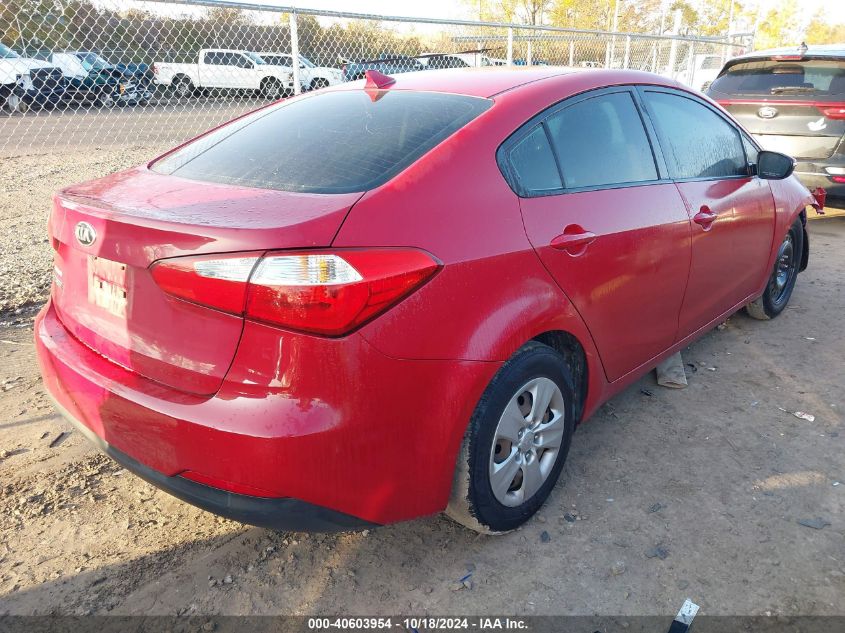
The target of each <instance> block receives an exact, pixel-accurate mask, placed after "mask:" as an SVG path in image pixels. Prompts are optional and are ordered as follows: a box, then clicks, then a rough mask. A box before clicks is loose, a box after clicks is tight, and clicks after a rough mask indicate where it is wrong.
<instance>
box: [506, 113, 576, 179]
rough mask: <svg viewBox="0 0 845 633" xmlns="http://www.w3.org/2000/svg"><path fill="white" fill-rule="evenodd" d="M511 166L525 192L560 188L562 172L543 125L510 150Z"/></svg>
mask: <svg viewBox="0 0 845 633" xmlns="http://www.w3.org/2000/svg"><path fill="white" fill-rule="evenodd" d="M509 158H510V166H511V169H512V170H513V172H514V174H513V175H514V177H515V179H516V181H517V182H518V183H519V186H520V188H521V189H522V190H523V191H524V192H525V193H537V192H543V191H552V190H555V189H560V188H561V187H562V186H563V184H562V183H561V181H560V172H559V171H558V169H557V164H556V163H555V157H554V154H553V153H552V148H551V145H549V138H548V136H546V131H545V130H544V129H543V126H542V125H538V126H537V127H535V128H534V130H533V131H532V132H531V133H530V134H529V135H528V136H526V137H525V138H524V139H522V140H521V141H520V142H519V143H517V144H516V145H515V146H514V147H513V149H511V151H510V157H509Z"/></svg>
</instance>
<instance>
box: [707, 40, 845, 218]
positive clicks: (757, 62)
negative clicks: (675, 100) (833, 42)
mask: <svg viewBox="0 0 845 633" xmlns="http://www.w3.org/2000/svg"><path fill="white" fill-rule="evenodd" d="M707 94H708V96H710V97H711V98H712V99H714V100H715V101H717V102H718V103H719V104H721V105H722V106H723V107H724V108H725V109H726V110H727V111H728V112H730V113H731V114H732V115H733V116H734V117H736V119H737V120H738V121H739V122H740V123H742V125H743V126H744V127H745V128H746V129H747V130H748V131H749V132H751V133H752V134H753V135H754V137H755V139H757V141H758V142H759V143H760V144H761V145H762V146H763V147H765V148H767V149H772V150H776V151H778V152H783V153H785V154H789V155H790V156H793V157H794V158H795V159H796V160H797V161H798V165H797V167H796V168H795V173H796V174H797V176H798V178H799V179H800V180H801V182H803V183H804V184H805V185H807V187H809V188H810V189H813V188H815V187H822V188H824V189H825V190H826V191H827V194H828V196H829V197H830V198H832V199H834V205H836V203H837V202H838V203H839V205H841V203H842V201H843V200H845V45H841V46H809V47H800V48H791V49H787V48H784V49H776V50H767V51H759V52H755V53H750V54H748V55H743V56H741V57H736V58H734V59H732V60H730V61H729V62H728V63H727V64H725V67H724V68H723V69H722V71H721V72H720V73H719V76H718V78H717V79H716V80H715V81H714V82H713V83H712V85H711V86H710V88H709V90H708V91H707Z"/></svg>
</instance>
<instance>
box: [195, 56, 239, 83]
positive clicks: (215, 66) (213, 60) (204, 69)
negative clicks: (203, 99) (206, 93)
mask: <svg viewBox="0 0 845 633" xmlns="http://www.w3.org/2000/svg"><path fill="white" fill-rule="evenodd" d="M225 55H226V53H224V52H222V51H206V52H205V53H204V54H203V58H202V62H203V63H202V65H200V67H199V73H200V84H201V85H202V87H204V88H230V87H231V84H230V80H231V77H230V76H229V66H228V65H227V64H226V62H225V60H224V56H225Z"/></svg>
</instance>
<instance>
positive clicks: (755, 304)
mask: <svg viewBox="0 0 845 633" xmlns="http://www.w3.org/2000/svg"><path fill="white" fill-rule="evenodd" d="M803 251H804V227H803V225H802V223H801V218H797V219H796V220H795V222H794V223H793V224H792V226H791V227H789V231H788V232H787V234H786V236H785V237H784V238H783V241H782V242H781V244H780V246H779V247H778V252H777V255H776V256H775V265H774V269H773V270H772V274H771V276H770V277H769V280H768V281H767V282H766V289H765V290H764V291H763V294H762V295H760V296H759V297H757V299H755V300H754V301H752V302H751V303H749V304H748V305H746V306H745V311H746V312H747V313H748V315H749V316H751V317H752V318H755V319H760V320H761V321H767V320H769V319H774V318H775V317H776V316H778V315H779V314H780V313H781V312H783V311H784V309H785V308H786V306H787V304H788V303H789V299H790V297H791V296H792V290H793V289H794V288H795V280H796V279H797V278H798V271H799V269H800V267H801V256H802V254H803Z"/></svg>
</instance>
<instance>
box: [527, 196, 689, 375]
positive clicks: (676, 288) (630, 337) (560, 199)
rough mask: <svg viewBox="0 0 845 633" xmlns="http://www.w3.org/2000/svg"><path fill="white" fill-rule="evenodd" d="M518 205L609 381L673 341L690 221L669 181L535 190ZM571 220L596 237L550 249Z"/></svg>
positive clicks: (684, 276)
mask: <svg viewBox="0 0 845 633" xmlns="http://www.w3.org/2000/svg"><path fill="white" fill-rule="evenodd" d="M521 206H522V214H523V217H524V219H525V229H526V231H527V233H528V236H529V238H530V239H531V241H532V243H533V244H534V247H535V248H536V249H537V253H538V254H539V255H540V258H541V259H542V261H543V263H544V265H545V266H546V268H547V269H548V270H549V272H550V273H551V274H552V275H553V276H554V277H555V279H556V280H557V281H558V283H559V284H560V286H561V288H562V289H563V290H564V292H565V293H566V294H567V296H568V297H569V299H570V300H571V301H572V302H573V304H574V306H575V308H576V309H577V310H578V313H579V314H580V315H581V317H582V318H583V319H584V321H585V322H586V323H587V326H588V328H589V330H590V333H591V334H592V336H593V340H594V341H595V343H596V346H597V347H598V351H599V354H600V355H601V360H602V364H603V366H604V369H605V372H606V374H607V377H608V379H609V380H611V381H612V380H615V379H617V378H619V377H621V376H623V375H625V374H626V373H628V372H629V371H631V370H632V369H634V368H635V367H637V366H638V365H639V364H640V363H641V362H642V360H643V359H644V358H651V357H652V356H654V355H656V354H659V353H660V352H661V351H663V350H664V349H666V348H668V347H670V346H671V345H672V344H673V343H674V342H675V339H676V337H677V333H678V310H679V309H680V307H681V302H682V300H683V298H684V290H685V288H686V285H687V277H688V275H689V266H690V221H689V217H688V215H687V212H686V207H685V206H684V202H683V200H682V199H681V196H680V195H678V190H677V189H676V187H675V185H674V184H672V183H662V184H653V185H642V186H636V187H624V188H618V189H601V190H597V191H582V192H574V193H570V194H564V195H561V196H540V197H536V198H527V199H524V200H522V201H521ZM572 226H577V227H580V228H581V229H583V230H584V231H589V232H591V233H593V234H595V239H594V241H592V242H590V243H589V244H587V245H586V246H583V247H578V248H576V249H573V250H570V251H564V250H558V249H557V248H553V247H552V245H551V244H552V241H553V240H554V239H555V238H556V237H557V236H559V235H561V234H563V233H564V232H565V230H566V228H567V227H572ZM631 244H636V245H637V247H636V249H635V250H634V249H631V248H630V245H631ZM622 322H624V323H625V324H626V325H625V327H620V326H619V324H620V323H622Z"/></svg>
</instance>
